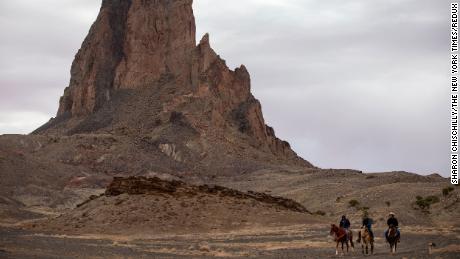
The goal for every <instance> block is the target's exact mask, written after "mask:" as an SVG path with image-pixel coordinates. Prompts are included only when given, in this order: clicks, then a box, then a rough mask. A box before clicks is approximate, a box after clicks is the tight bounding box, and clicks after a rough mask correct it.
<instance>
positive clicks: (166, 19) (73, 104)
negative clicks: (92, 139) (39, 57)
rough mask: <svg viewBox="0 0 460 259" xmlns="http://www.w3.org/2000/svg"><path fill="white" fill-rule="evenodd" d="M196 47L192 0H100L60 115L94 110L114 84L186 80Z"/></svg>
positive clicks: (144, 84) (138, 85)
mask: <svg viewBox="0 0 460 259" xmlns="http://www.w3.org/2000/svg"><path fill="white" fill-rule="evenodd" d="M194 48H195V20H194V17H193V11H192V1H191V0H180V1H177V0H175V1H171V0H155V1H141V0H104V1H103V3H102V8H101V11H100V14H99V16H98V18H97V20H96V22H95V23H94V25H93V26H92V28H91V30H90V32H89V35H88V36H87V38H86V39H85V41H84V42H83V45H82V47H81V49H80V50H79V51H78V53H77V55H76V57H75V61H74V62H73V64H72V70H71V80H70V85H69V87H68V88H67V89H66V90H65V93H64V96H63V97H62V98H61V101H60V106H59V111H58V116H59V115H63V114H65V113H70V114H72V116H81V115H86V114H89V113H92V112H94V111H96V110H98V109H99V108H101V107H102V106H103V105H104V103H105V102H107V101H109V100H110V98H111V95H112V94H113V92H114V91H116V90H117V89H122V88H141V87H148V86H149V85H151V84H153V83H155V82H157V81H158V80H160V79H161V78H162V77H171V76H173V77H177V78H181V79H183V80H185V79H190V65H191V54H192V51H193V49H194Z"/></svg>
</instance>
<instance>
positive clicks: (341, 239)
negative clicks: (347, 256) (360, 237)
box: [329, 224, 354, 255]
mask: <svg viewBox="0 0 460 259" xmlns="http://www.w3.org/2000/svg"><path fill="white" fill-rule="evenodd" d="M329 234H330V235H331V236H332V235H334V240H335V242H336V246H335V254H336V255H338V254H339V243H342V254H343V245H344V244H345V245H347V253H348V248H349V246H348V241H351V247H354V245H353V241H352V240H353V237H352V235H353V234H352V233H351V231H350V233H349V236H350V237H348V236H347V231H346V230H345V229H343V228H339V227H337V226H336V225H335V224H332V225H331V232H330V233H329Z"/></svg>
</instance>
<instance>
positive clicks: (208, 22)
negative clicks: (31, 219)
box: [0, 0, 450, 176]
mask: <svg viewBox="0 0 460 259" xmlns="http://www.w3.org/2000/svg"><path fill="white" fill-rule="evenodd" d="M194 2H195V3H194V9H195V17H196V21H197V37H198V40H199V39H200V38H201V36H202V35H203V34H204V33H205V32H209V33H210V38H211V45H212V47H213V48H214V49H215V50H216V52H217V53H218V54H220V55H221V57H222V58H224V59H225V60H226V61H227V64H228V65H229V66H230V67H231V68H234V67H237V66H239V65H240V64H245V65H246V66H247V68H248V70H249V72H250V73H251V78H252V89H253V93H254V95H255V96H256V98H258V99H259V100H260V101H261V103H262V107H263V112H264V116H265V119H266V121H267V123H268V124H269V125H271V126H273V127H274V128H275V131H276V133H277V135H278V137H280V138H282V139H285V140H288V141H289V142H290V143H291V145H292V146H293V148H294V149H295V151H297V152H298V153H299V154H300V155H301V156H302V157H304V158H305V159H307V160H309V161H310V162H312V163H314V164H315V165H317V166H319V167H323V168H353V169H360V170H363V171H366V172H381V171H393V170H406V171H410V172H416V173H420V174H430V173H435V172H436V173H440V174H442V175H444V176H448V174H449V123H450V122H449V112H450V110H449V64H448V62H449V54H450V53H449V38H448V37H449V34H448V33H449V28H450V27H449V11H450V6H449V5H450V1H447V0H373V1H369V0H346V1H344V0H232V1H228V0H195V1H194ZM100 3H101V1H100V0H66V1H62V0H41V1H36V0H14V1H12V0H11V1H0V35H2V36H1V40H0V57H1V58H0V90H1V92H0V93H1V95H0V134H5V133H28V132H30V131H32V130H33V129H35V128H37V127H38V126H40V125H41V124H43V123H45V122H46V121H47V120H48V119H49V118H50V117H52V116H54V115H55V113H56V111H57V108H58V99H59V96H61V95H62V93H63V90H64V88H65V87H66V86H67V85H68V82H69V77H70V74H69V71H70V65H71V62H72V60H73V57H74V55H75V53H76V52H77V50H78V48H79V47H80V45H81V42H82V41H83V39H84V37H85V36H86V34H87V32H88V30H89V27H90V25H91V24H92V22H93V21H94V20H95V18H96V16H97V13H98V11H99V7H100Z"/></svg>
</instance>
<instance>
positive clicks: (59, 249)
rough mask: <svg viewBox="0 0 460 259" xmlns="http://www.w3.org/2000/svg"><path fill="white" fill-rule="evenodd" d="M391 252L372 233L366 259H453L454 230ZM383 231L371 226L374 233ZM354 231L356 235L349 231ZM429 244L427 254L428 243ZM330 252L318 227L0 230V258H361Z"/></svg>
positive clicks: (408, 237)
mask: <svg viewBox="0 0 460 259" xmlns="http://www.w3.org/2000/svg"><path fill="white" fill-rule="evenodd" d="M402 231H403V237H402V241H401V243H400V247H399V249H398V252H397V254H396V255H393V256H392V255H390V254H389V248H388V247H387V244H385V243H384V240H383V238H382V237H380V236H378V237H377V239H376V245H375V254H374V256H372V258H458V255H459V253H460V230H459V229H437V230H436V229H425V230H422V229H420V228H417V227H411V228H404V229H403V230H402ZM382 232H383V230H381V229H378V230H376V235H380V234H381V233H382ZM355 235H356V234H355ZM429 242H434V243H435V244H436V248H435V249H434V250H433V254H432V255H429V254H428V245H427V244H428V243H429ZM355 245H356V246H357V247H356V249H355V251H351V252H350V253H348V254H345V255H339V256H335V250H334V243H333V242H332V240H331V238H330V237H329V236H328V229H327V228H325V226H324V225H319V224H318V225H310V226H306V225H292V226H286V227H277V228H263V229H247V230H241V231H238V232H228V233H220V232H217V231H216V232H214V233H206V234H186V235H155V234H153V233H152V234H151V235H138V236H135V235H134V236H122V235H118V236H104V235H88V236H85V235H83V236H62V235H53V234H41V233H37V232H30V231H26V230H21V229H18V228H10V227H1V228H0V258H246V257H251V258H340V257H346V258H361V257H363V256H362V255H361V247H360V246H359V247H358V244H355Z"/></svg>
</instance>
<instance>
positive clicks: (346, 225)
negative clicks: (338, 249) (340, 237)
mask: <svg viewBox="0 0 460 259" xmlns="http://www.w3.org/2000/svg"><path fill="white" fill-rule="evenodd" d="M350 226H351V224H350V220H348V219H347V216H345V215H343V216H342V219H341V220H340V223H339V227H341V228H343V229H345V231H346V232H347V239H348V240H349V239H350Z"/></svg>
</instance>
